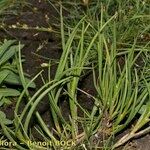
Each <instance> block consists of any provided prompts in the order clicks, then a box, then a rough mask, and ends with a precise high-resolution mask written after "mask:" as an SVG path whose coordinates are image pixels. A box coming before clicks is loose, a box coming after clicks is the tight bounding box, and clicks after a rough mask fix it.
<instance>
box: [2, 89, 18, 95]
mask: <svg viewBox="0 0 150 150" xmlns="http://www.w3.org/2000/svg"><path fill="white" fill-rule="evenodd" d="M19 95H20V92H19V91H17V90H15V89H10V88H0V96H5V97H6V96H19Z"/></svg>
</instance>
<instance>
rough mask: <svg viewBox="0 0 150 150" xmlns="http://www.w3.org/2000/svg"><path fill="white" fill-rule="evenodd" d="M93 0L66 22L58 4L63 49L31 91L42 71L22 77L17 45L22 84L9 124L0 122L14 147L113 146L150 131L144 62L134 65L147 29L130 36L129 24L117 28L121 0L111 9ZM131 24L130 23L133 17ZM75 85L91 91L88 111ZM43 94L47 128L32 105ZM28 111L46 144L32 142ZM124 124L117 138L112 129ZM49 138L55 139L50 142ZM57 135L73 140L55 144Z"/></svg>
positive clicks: (117, 130)
mask: <svg viewBox="0 0 150 150" xmlns="http://www.w3.org/2000/svg"><path fill="white" fill-rule="evenodd" d="M94 2H95V1H94V0H93V1H91V5H92V7H90V6H89V9H87V12H86V15H85V14H84V13H83V14H80V15H79V16H78V15H77V16H76V17H77V20H76V18H74V19H73V20H72V24H71V25H69V23H68V22H67V23H64V18H63V17H62V7H61V15H60V16H61V39H62V50H63V52H62V55H61V58H60V60H59V64H58V66H57V70H56V73H55V76H54V79H51V61H50V62H49V65H48V66H49V68H48V79H47V80H44V79H43V78H42V80H43V83H44V85H43V86H41V88H39V90H38V91H37V92H36V93H35V94H34V95H32V96H31V95H30V92H29V91H28V87H29V86H30V85H31V83H32V82H33V81H34V80H35V79H36V78H37V77H38V76H39V75H41V76H42V73H41V72H40V73H39V74H37V75H36V76H35V77H34V78H33V80H31V81H30V82H28V83H27V82H26V80H25V78H24V74H23V69H22V63H21V53H20V51H19V63H18V64H19V65H18V68H19V70H20V72H19V74H20V77H21V81H22V84H23V87H24V90H23V92H22V93H21V95H20V97H19V98H18V101H17V104H16V108H15V119H14V122H13V128H9V127H8V126H7V125H6V124H5V123H3V122H1V127H2V132H3V133H4V135H5V137H7V138H8V140H9V141H11V142H12V143H16V144H15V147H16V148H17V149H24V150H26V149H52V148H53V149H93V148H94V149H96V148H97V149H115V148H117V147H119V146H120V145H123V144H125V143H126V142H127V141H129V140H131V139H132V138H135V137H137V136H141V135H144V134H146V133H148V132H149V131H150V127H149V126H146V125H148V123H149V122H150V113H149V112H150V103H149V96H150V83H149V80H147V77H148V76H147V73H145V69H146V68H147V67H148V65H147V63H145V62H144V63H143V64H142V65H144V67H143V69H142V70H141V69H139V68H137V60H138V58H140V57H141V56H145V55H147V54H149V43H145V42H143V43H142V44H141V43H139V35H140V34H141V33H144V32H146V31H147V30H148V29H143V27H144V25H143V26H142V28H140V31H139V33H138V34H132V35H131V36H130V37H129V36H128V35H129V33H130V32H129V31H133V26H131V28H130V27H129V28H127V29H126V30H125V32H123V33H122V30H123V29H124V27H123V26H122V25H121V24H119V21H120V19H122V18H123V17H122V15H123V14H122V12H120V10H121V8H125V7H124V6H126V5H125V4H126V2H124V3H119V2H116V3H117V8H114V9H115V10H114V11H112V12H111V11H110V6H114V5H115V3H114V2H112V1H109V3H108V4H105V3H103V4H102V3H99V2H97V3H96V5H94V4H95V3H94ZM134 3H136V4H137V6H138V4H140V3H138V2H135V1H134ZM94 8H96V11H95V9H94ZM146 8H147V7H146ZM98 10H99V11H98ZM93 12H94V13H93ZM92 14H94V16H92ZM96 14H97V15H96ZM121 14H122V15H121ZM83 15H84V16H83ZM120 15H121V16H120ZM137 16H138V15H137ZM139 17H140V18H141V16H139ZM90 18H91V19H90ZM130 19H131V18H130ZM130 19H129V20H130ZM132 19H133V18H132ZM132 19H131V20H132ZM129 20H128V21H129ZM133 20H134V19H133ZM92 21H93V22H92ZM125 22H126V21H125ZM129 22H130V21H129ZM129 22H128V23H129ZM130 23H131V22H130ZM131 24H132V25H134V22H132V23H131ZM143 24H144V23H143ZM127 37H129V38H127ZM120 58H123V61H120ZM146 58H147V59H148V57H146ZM86 70H88V71H89V70H90V71H91V72H92V73H93V82H94V85H95V89H96V96H95V97H94V96H93V95H90V94H88V93H87V92H85V91H83V90H82V89H80V88H79V82H80V80H81V76H82V75H84V74H85V72H86ZM79 91H80V92H83V93H84V94H86V95H88V96H90V97H92V100H93V101H94V104H93V106H91V107H92V111H90V112H89V111H87V110H86V109H85V108H84V107H81V106H80V104H79V101H78V92H79ZM62 95H63V97H65V99H66V100H67V101H68V104H69V105H68V108H69V109H68V110H69V113H68V116H69V117H68V118H69V119H68V120H67V119H65V117H64V116H63V113H62V111H63V109H62V108H61V105H60V101H62ZM45 96H48V98H49V99H48V102H49V105H50V109H49V112H50V114H51V115H52V118H53V127H52V128H49V127H48V126H47V124H46V123H45V122H44V121H43V118H42V117H41V114H39V112H38V111H37V109H36V108H37V105H38V104H39V103H40V102H41V101H42V99H43V98H44V97H45ZM23 98H26V100H27V104H26V106H25V107H24V109H23V110H22V111H21V112H20V111H19V106H20V105H21V102H22V101H23ZM85 105H86V101H85ZM79 109H81V110H82V112H83V116H82V117H81V116H79V113H78V110H79ZM3 117H5V116H3ZM33 117H36V119H37V121H38V127H37V126H35V129H36V131H37V132H38V133H39V135H40V136H41V137H42V139H43V140H42V141H44V142H46V143H47V144H46V146H43V145H39V144H36V143H34V142H36V140H35V139H34V135H33V132H32V129H31V127H30V121H31V120H32V118H33ZM133 120H134V124H133ZM80 126H81V127H80ZM127 128H129V129H130V131H129V133H127V134H126V135H124V136H123V137H122V138H121V139H119V140H118V141H116V140H115V137H116V136H117V134H118V133H120V132H123V130H125V129H127ZM50 141H51V142H52V143H54V144H52V145H51V144H50V143H49V142H50ZM61 141H69V142H70V143H72V144H70V145H61V144H56V143H58V142H61ZM29 142H30V143H32V144H29Z"/></svg>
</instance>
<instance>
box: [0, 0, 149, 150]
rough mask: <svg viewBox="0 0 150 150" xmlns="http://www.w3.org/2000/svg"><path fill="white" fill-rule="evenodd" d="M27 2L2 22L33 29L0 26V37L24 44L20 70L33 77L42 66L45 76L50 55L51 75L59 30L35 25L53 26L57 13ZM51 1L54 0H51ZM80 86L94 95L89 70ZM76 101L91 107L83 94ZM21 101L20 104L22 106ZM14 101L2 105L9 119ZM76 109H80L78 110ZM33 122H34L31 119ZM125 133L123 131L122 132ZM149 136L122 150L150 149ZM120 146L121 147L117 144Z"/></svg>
mask: <svg viewBox="0 0 150 150" xmlns="http://www.w3.org/2000/svg"><path fill="white" fill-rule="evenodd" d="M28 2H29V4H28V5H26V6H22V8H21V10H20V11H19V13H18V14H17V15H11V16H7V17H6V18H5V19H4V23H5V24H6V25H7V26H13V25H16V26H17V25H18V24H19V25H20V24H21V25H24V26H26V25H27V26H28V27H33V28H34V29H29V30H26V29H19V28H16V29H15V28H5V29H1V30H0V38H1V39H5V38H7V39H14V38H15V39H17V40H18V41H20V42H21V43H23V44H24V48H23V50H22V55H24V57H25V62H24V64H23V68H24V71H25V72H26V73H28V74H29V75H31V77H34V76H35V75H36V74H37V73H38V72H39V71H41V69H43V70H44V71H43V73H42V75H43V77H44V78H45V79H46V78H47V74H48V72H47V68H43V67H42V66H41V64H43V63H48V62H49V60H50V59H52V60H54V61H53V65H52V68H51V77H52V78H53V77H54V74H55V71H56V67H57V62H58V60H59V58H60V56H61V53H62V50H61V45H60V38H59V34H56V33H55V32H49V31H38V30H36V29H35V27H37V26H38V27H45V28H51V27H52V28H54V29H55V28H57V29H58V26H57V25H58V24H59V14H58V13H57V11H56V10H55V9H54V8H53V7H52V6H51V5H50V4H49V3H48V2H47V1H46V0H42V1H41V0H28ZM53 3H54V2H53ZM35 83H36V85H37V88H36V89H35V90H32V92H33V93H34V91H36V90H37V89H38V88H39V87H41V85H43V82H42V80H41V78H40V77H39V78H37V79H36V81H35ZM80 87H81V89H83V90H84V91H86V92H87V93H89V94H91V95H94V94H95V89H94V85H93V82H92V74H88V75H87V76H86V77H85V78H84V79H83V80H82V82H81V83H80ZM79 99H80V104H81V106H84V108H86V109H87V110H90V109H91V106H92V105H93V100H91V98H90V97H87V96H86V95H85V94H82V93H80V94H79ZM41 103H42V104H41V105H40V106H39V107H38V111H39V112H40V114H41V115H42V117H43V119H44V121H45V122H46V123H47V125H48V126H52V125H51V119H48V118H51V116H50V114H49V104H48V100H47V98H46V97H45V98H44V100H43V101H42V102H41ZM24 105H25V104H22V107H24ZM61 105H62V108H63V110H62V112H63V115H64V116H65V117H66V118H68V103H67V101H65V100H64V101H63V103H62V104H61ZM13 110H14V104H12V105H10V106H8V107H6V108H4V112H5V113H6V115H7V117H8V118H10V119H13ZM79 113H81V112H80V111H79ZM34 124H35V122H34ZM123 134H125V133H123ZM34 136H35V138H37V139H40V137H39V135H38V134H37V133H36V132H35V135H34ZM149 143H150V136H149V135H147V136H144V137H142V138H139V139H136V140H133V141H131V142H129V143H128V144H127V145H125V146H124V149H125V150H150V148H149ZM121 149H123V148H121Z"/></svg>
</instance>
